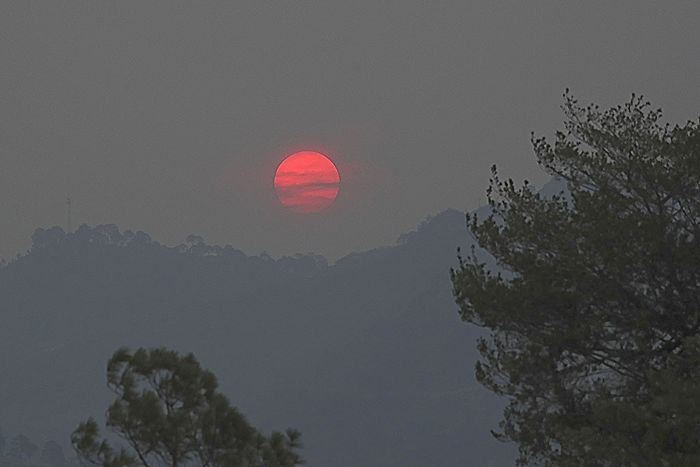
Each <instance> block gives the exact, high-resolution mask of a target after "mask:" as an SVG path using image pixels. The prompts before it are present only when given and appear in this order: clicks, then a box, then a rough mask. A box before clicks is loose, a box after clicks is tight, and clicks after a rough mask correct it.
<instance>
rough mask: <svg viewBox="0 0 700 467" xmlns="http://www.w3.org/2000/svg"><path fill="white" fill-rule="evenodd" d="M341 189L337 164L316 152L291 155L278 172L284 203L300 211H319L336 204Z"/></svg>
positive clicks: (291, 208) (276, 189) (278, 192)
mask: <svg viewBox="0 0 700 467" xmlns="http://www.w3.org/2000/svg"><path fill="white" fill-rule="evenodd" d="M339 188H340V175H339V174H338V169H337V168H336V166H335V164H333V162H332V161H331V160H330V159H329V158H328V157H326V156H324V155H323V154H321V153H320V152H316V151H300V152H295V153H294V154H292V155H291V156H287V158H285V159H284V160H283V161H282V163H281V164H280V165H279V166H278V167H277V172H275V191H276V192H277V197H278V198H279V200H280V202H281V203H282V204H283V205H284V206H285V207H287V208H289V209H290V210H292V211H294V212H298V213H312V212H319V211H322V210H324V209H326V208H327V207H328V206H330V205H331V204H333V201H335V198H336V197H337V196H338V190H339Z"/></svg>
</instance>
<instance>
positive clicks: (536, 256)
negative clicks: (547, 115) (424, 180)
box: [452, 92, 700, 466]
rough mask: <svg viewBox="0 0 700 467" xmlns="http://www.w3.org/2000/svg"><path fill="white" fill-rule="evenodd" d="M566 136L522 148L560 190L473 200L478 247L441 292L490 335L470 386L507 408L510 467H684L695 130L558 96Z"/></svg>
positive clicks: (630, 108)
mask: <svg viewBox="0 0 700 467" xmlns="http://www.w3.org/2000/svg"><path fill="white" fill-rule="evenodd" d="M563 109H564V111H565V114H566V117H567V121H566V124H565V125H566V131H564V132H558V133H557V136H556V142H555V143H554V145H553V146H552V145H550V144H549V143H547V141H546V140H545V139H544V138H539V139H535V138H534V137H533V144H534V149H535V153H536V155H537V158H538V161H539V163H540V164H541V165H542V166H543V167H544V168H546V169H547V170H548V171H549V172H550V173H551V174H552V175H555V176H558V177H561V178H562V179H563V180H565V181H566V182H567V184H568V188H569V192H570V193H568V194H566V193H560V195H558V196H554V197H553V198H551V199H546V198H544V197H541V196H539V195H538V194H536V193H534V192H533V191H532V190H531V189H530V187H529V186H528V185H527V182H526V184H525V186H523V187H520V188H518V187H516V186H515V185H514V183H513V182H512V180H508V181H501V180H500V179H499V177H498V174H497V173H496V171H495V168H494V176H493V178H492V180H491V185H490V187H489V190H488V195H489V204H490V206H491V208H492V214H491V215H490V216H489V217H488V218H486V219H483V220H479V219H477V218H476V217H475V216H472V217H470V219H469V224H470V227H471V230H472V232H473V233H474V234H475V235H476V237H477V239H478V241H479V244H480V245H481V246H482V247H484V248H485V249H486V250H488V251H489V252H490V253H491V254H492V255H493V256H494V257H495V258H496V260H497V262H498V263H499V265H500V266H501V267H502V268H503V270H504V271H505V272H504V273H494V272H492V271H490V270H489V269H488V268H487V267H486V265H485V264H484V263H483V262H481V260H480V259H479V258H477V257H476V256H477V255H475V254H472V255H471V256H470V257H467V258H460V265H459V268H458V269H457V270H456V271H453V274H452V280H453V285H454V292H455V297H456V300H457V303H458V304H459V306H460V314H461V316H462V318H463V319H464V320H466V321H468V322H471V323H474V324H477V325H479V326H483V327H485V328H487V329H489V330H490V331H491V333H490V336H489V337H486V338H482V339H481V340H480V341H479V344H478V348H479V351H480V353H481V355H482V360H481V361H480V362H479V363H478V364H477V367H476V375H477V378H478V380H479V381H480V382H481V383H483V384H484V385H485V386H486V387H488V388H490V389H491V390H493V391H495V392H496V393H498V394H501V395H505V396H508V398H509V400H510V404H509V405H508V407H507V408H506V410H505V412H504V419H503V422H502V424H501V431H500V433H498V436H499V437H500V438H501V439H506V440H513V441H516V442H517V443H518V445H519V448H520V459H519V462H520V463H521V464H525V463H528V462H537V461H544V463H545V464H546V465H557V466H569V465H571V466H574V465H576V466H579V465H590V466H608V465H609V466H613V465H615V466H639V465H659V466H662V465H669V466H670V465H700V436H698V433H699V432H700V332H699V330H700V125H699V123H698V122H688V123H687V124H686V125H684V126H674V127H671V126H669V125H665V126H664V125H661V124H660V123H659V119H660V118H661V112H660V111H658V110H650V108H649V104H648V103H646V102H644V101H643V99H642V98H639V97H634V96H633V97H632V99H631V100H630V101H629V102H628V103H626V104H625V105H622V106H617V107H614V108H612V109H609V110H606V111H602V110H600V109H599V108H598V107H597V106H588V107H585V108H584V107H581V106H579V105H578V103H577V102H576V100H575V99H574V98H573V97H571V95H569V94H568V92H567V94H565V103H564V105H563Z"/></svg>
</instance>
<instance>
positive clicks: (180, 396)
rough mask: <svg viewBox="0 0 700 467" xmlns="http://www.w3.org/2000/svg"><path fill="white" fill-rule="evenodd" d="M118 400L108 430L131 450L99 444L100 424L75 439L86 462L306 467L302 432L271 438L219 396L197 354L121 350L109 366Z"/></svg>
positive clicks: (106, 466) (118, 466)
mask: <svg viewBox="0 0 700 467" xmlns="http://www.w3.org/2000/svg"><path fill="white" fill-rule="evenodd" d="M107 382H108V386H109V388H110V389H111V390H112V391H113V392H114V393H115V394H116V395H117V398H116V400H115V401H114V402H112V404H111V405H110V406H109V408H108V410H107V422H106V424H107V427H108V428H110V429H111V430H112V431H113V432H115V433H117V434H118V435H119V436H120V437H121V438H122V439H123V440H124V441H125V442H126V444H127V445H128V448H126V447H120V448H115V447H112V445H111V444H110V443H109V441H107V440H100V439H99V429H98V425H97V422H95V420H94V419H88V420H87V421H85V422H83V423H81V424H80V425H79V426H78V428H77V429H76V430H75V431H74V433H73V435H72V442H73V446H74V448H75V449H76V451H77V453H78V455H79V456H80V458H81V459H83V460H84V461H87V462H89V463H91V464H93V465H99V466H103V467H122V466H123V467H126V466H143V467H150V466H156V465H162V464H165V465H169V466H172V467H178V466H185V465H200V466H210V467H292V466H295V465H300V464H302V463H303V461H302V459H301V458H300V457H299V455H298V454H297V452H296V450H297V449H298V448H299V447H300V443H299V438H300V434H299V433H298V432H297V431H296V430H291V429H290V430H287V432H286V433H279V432H275V433H272V435H271V436H264V435H262V434H261V433H260V432H258V431H257V430H256V429H255V428H253V427H252V426H251V425H250V424H249V423H248V421H247V420H246V418H245V417H244V416H243V415H242V414H240V413H239V412H238V411H237V410H236V409H235V408H233V407H232V406H231V405H230V403H229V401H228V400H227V398H226V397H225V396H224V395H223V394H221V393H219V392H218V391H217V387H218V383H217V380H216V377H215V376H214V374H213V373H211V372H210V371H207V370H205V369H203V368H201V366H200V365H199V362H197V360H196V359H195V357H194V356H193V355H192V354H188V355H184V356H183V355H180V354H178V353H176V352H174V351H171V350H166V349H153V350H145V349H139V350H137V351H136V352H134V353H131V352H130V351H128V350H126V349H120V350H118V351H117V352H115V353H114V355H113V356H112V358H111V359H110V361H109V363H108V365H107Z"/></svg>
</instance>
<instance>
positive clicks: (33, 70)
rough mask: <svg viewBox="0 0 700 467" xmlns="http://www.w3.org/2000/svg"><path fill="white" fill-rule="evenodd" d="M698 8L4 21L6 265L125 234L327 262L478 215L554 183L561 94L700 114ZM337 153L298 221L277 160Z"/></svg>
mask: <svg viewBox="0 0 700 467" xmlns="http://www.w3.org/2000/svg"><path fill="white" fill-rule="evenodd" d="M698 24H700V2H697V1H688V2H680V1H665V2H657V1H639V0H636V1H615V2H607V1H606V2H602V1H601V2H595V1H589V2H562V1H548V2H544V1H528V2H522V1H517V2H516V1H512V2H492V1H483V2H466V1H454V2H440V1H438V2H428V1H424V0H421V1H406V0H402V1H394V2H377V1H374V0H373V1H362V2H361V1H347V0H344V1H327V0H325V1H316V2H314V1H306V0H296V1H292V0H288V1H263V0H255V1H251V2H241V1H227V2H184V1H172V0H168V1H158V2H155V1H141V0H139V1H124V0H121V1H114V2H103V1H94V0H90V1H71V2H56V1H43V2H40V1H28V0H16V1H10V0H3V1H2V2H1V3H0V119H1V120H0V232H1V236H0V257H2V256H4V257H5V258H9V257H10V256H12V255H14V254H15V253H17V252H18V251H21V250H23V249H25V248H26V247H27V246H28V241H29V237H30V235H31V233H32V231H33V230H34V228H36V227H39V226H50V225H55V224H59V225H64V226H65V224H66V206H65V199H66V196H68V195H70V196H71V198H72V199H73V218H74V223H75V224H78V223H89V224H99V223H116V224H118V225H119V226H120V227H121V228H123V229H125V228H130V229H140V230H144V231H147V232H149V233H150V234H152V235H153V236H154V237H155V238H156V239H158V240H161V241H164V242H166V243H171V244H174V243H179V242H181V241H182V240H184V238H185V237H186V236H187V235H188V234H191V233H197V234H201V235H202V236H204V237H205V239H207V241H209V242H216V243H222V244H223V243H230V244H232V245H234V246H235V247H238V248H241V249H243V250H244V251H246V252H248V253H251V254H256V253H259V252H261V251H263V250H266V251H268V252H269V253H270V254H272V255H275V256H276V255H280V254H288V253H293V252H310V251H314V252H317V253H322V254H326V255H328V256H330V257H332V258H335V257H337V256H339V255H342V254H345V253H348V252H350V251H353V250H359V249H366V248H372V247H376V246H380V245H384V244H390V243H393V241H394V240H395V238H396V237H397V236H398V235H399V234H400V233H402V232H405V231H407V230H410V229H411V228H413V227H415V226H416V225H417V224H418V223H419V222H420V221H421V220H422V219H423V218H425V217H426V216H427V215H429V214H434V213H437V212H439V211H441V210H444V209H446V208H449V207H454V208H458V209H461V210H467V209H472V208H474V207H476V206H477V205H478V203H479V198H480V197H481V196H482V193H483V191H484V188H485V186H486V180H487V178H488V175H489V172H488V168H489V166H490V165H491V164H493V163H496V164H498V165H499V166H501V168H502V172H503V173H504V175H507V176H511V177H513V178H515V179H516V180H522V179H523V178H527V179H530V180H531V181H532V182H533V183H535V184H542V183H543V182H544V181H545V180H546V178H547V177H546V175H545V174H543V173H542V172H541V171H540V170H539V169H538V168H537V166H536V164H535V161H534V158H533V155H532V151H531V149H530V144H529V134H530V131H535V132H537V133H540V134H546V135H551V134H552V132H553V131H554V130H555V129H556V128H559V127H560V123H561V120H562V117H561V112H560V110H559V104H560V103H561V94H562V92H563V91H564V89H565V88H566V87H570V88H571V89H572V91H573V93H574V94H575V95H576V96H578V97H579V98H580V100H581V101H584V102H585V101H595V102H598V103H600V104H602V105H610V104H616V103H619V102H622V101H624V100H626V99H627V98H628V97H629V95H630V94H631V93H632V92H637V93H642V94H644V95H645V96H647V97H648V98H649V99H650V100H651V101H652V102H653V103H654V104H655V106H660V107H662V108H664V110H665V114H666V116H667V117H668V119H669V120H671V121H685V120H687V119H694V118H697V116H698V114H700V85H699V84H698V83H699V82H700V59H699V57H700V55H699V54H700V52H699V51H698V50H699V49H700V35H699V34H700V33H699V32H698ZM297 149H315V150H321V151H324V152H326V153H327V154H329V155H330V156H331V157H332V158H333V159H334V161H335V162H336V163H337V165H338V167H339V169H340V172H341V177H342V185H341V193H340V196H339V198H338V200H337V202H336V204H335V205H334V207H333V208H332V209H331V210H330V211H327V212H325V213H323V214H319V215H314V216H311V217H309V216H300V215H293V214H291V213H287V212H285V211H284V209H283V208H282V207H281V206H280V205H279V203H278V202H277V199H276V197H275V194H274V191H273V189H272V176H273V172H274V169H275V166H276V165H277V163H279V162H280V160H281V159H282V158H283V157H284V155H286V154H288V153H291V152H293V151H294V150H297Z"/></svg>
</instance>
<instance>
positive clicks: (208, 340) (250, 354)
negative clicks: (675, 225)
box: [0, 210, 514, 467]
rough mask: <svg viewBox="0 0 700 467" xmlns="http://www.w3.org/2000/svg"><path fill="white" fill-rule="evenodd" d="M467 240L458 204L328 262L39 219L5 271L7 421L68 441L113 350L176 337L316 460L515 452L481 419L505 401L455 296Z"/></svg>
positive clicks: (465, 460)
mask: <svg viewBox="0 0 700 467" xmlns="http://www.w3.org/2000/svg"><path fill="white" fill-rule="evenodd" d="M472 241H473V239H472V238H471V236H470V234H469V233H468V232H467V230H466V227H465V219H464V215H463V214H462V213H460V212H457V211H453V210H451V211H445V212H443V213H440V214H438V215H436V216H434V217H431V218H429V219H427V220H426V221H425V222H424V223H423V224H422V225H421V226H420V227H419V228H418V229H417V230H416V231H414V232H411V233H408V234H406V235H403V236H402V237H401V238H400V239H399V242H398V243H397V245H395V246H390V247H385V248H379V249H376V250H371V251H367V252H363V253H356V254H352V255H349V256H347V257H345V258H343V259H341V260H339V261H338V262H337V263H336V264H334V265H330V266H329V265H328V264H327V263H326V261H325V259H324V258H322V257H318V256H295V257H285V258H281V259H277V260H275V259H272V258H270V257H268V256H247V255H246V254H244V253H242V252H241V251H239V250H236V249H235V248H232V247H230V246H226V247H219V246H210V245H207V244H206V243H205V242H204V241H203V240H202V239H201V238H199V237H194V236H193V237H190V238H188V241H187V242H186V243H185V244H183V245H180V246H177V247H167V246H163V245H161V244H159V243H158V242H156V241H154V240H153V239H151V238H150V237H149V236H148V235H146V234H144V233H142V232H137V233H133V232H120V231H119V230H118V229H117V227H115V226H112V225H102V226H96V227H88V226H82V227H80V228H79V229H78V230H77V231H76V232H73V233H69V234H66V233H65V232H63V231H62V230H61V229H60V228H56V227H54V228H51V229H47V230H44V229H39V230H37V231H36V233H35V234H34V236H33V245H32V248H31V250H30V251H29V252H28V253H27V254H25V255H23V256H21V257H19V258H18V259H16V260H14V261H12V262H11V263H9V264H7V265H6V266H4V267H2V268H1V269H0V297H2V309H1V311H0V319H1V320H2V321H1V322H2V326H0V355H2V356H3V358H2V359H0V375H2V377H1V378H0V425H2V426H3V429H4V430H5V431H6V432H13V433H25V434H27V435H30V436H31V437H33V438H34V439H36V440H37V441H38V442H43V441H42V440H46V439H57V440H59V441H62V442H63V444H64V445H65V446H67V444H68V443H67V436H68V434H69V433H70V431H72V429H73V428H74V427H75V426H76V425H77V423H78V422H79V421H80V420H81V419H84V418H85V417H87V416H88V415H91V414H92V415H97V416H101V415H102V414H103V411H104V409H105V407H106V405H107V402H108V401H109V399H110V394H109V391H108V390H107V389H106V387H105V382H104V378H105V375H104V372H105V371H104V370H105V364H106V361H107V359H108V358H109V356H110V355H111V353H112V352H113V351H114V350H115V349H116V348H118V347H120V346H129V347H132V348H134V347H137V346H147V347H153V346H167V347H171V348H175V349H178V350H181V351H192V352H194V353H195V354H196V355H197V357H198V358H199V359H200V361H201V362H202V363H203V364H204V365H205V366H207V367H209V368H210V369H211V370H213V371H214V372H215V373H216V374H217V375H218V376H219V378H220V381H221V384H222V389H223V391H224V392H225V393H226V394H228V395H229V397H230V399H231V400H232V402H233V403H234V404H235V405H237V406H238V407H239V408H240V409H241V410H242V411H243V412H244V413H246V414H247V415H248V417H249V418H250V419H251V421H252V422H253V424H255V425H256V426H260V427H263V428H265V429H273V428H285V427H287V426H294V427H297V428H299V429H300V430H301V431H302V432H303V435H304V442H305V449H304V455H305V457H306V458H307V460H308V461H309V465H310V466H312V467H328V466H333V467H372V466H377V467H392V466H395V467H399V466H401V467H426V466H450V467H451V466H462V465H470V466H471V465H474V466H488V465H499V466H500V465H512V463H513V462H512V459H513V458H514V454H513V453H514V448H512V447H509V446H504V445H502V444H500V443H498V442H496V441H494V440H493V439H492V438H491V436H490V434H489V429H490V428H495V427H496V424H497V421H498V419H499V418H500V410H501V407H502V403H501V402H500V401H499V400H497V399H496V398H495V397H494V396H492V395H491V394H489V393H488V392H487V391H485V390H484V389H483V388H481V387H480V386H479V385H478V384H477V383H476V382H475V380H474V376H473V367H474V362H475V360H476V357H477V353H476V350H475V339H476V337H477V335H478V333H479V330H478V329H476V328H474V327H471V326H467V325H465V324H462V323H460V321H459V319H458V316H457V312H456V306H455V305H454V304H453V300H452V296H451V287H450V282H449V270H450V267H452V266H454V265H455V264H456V262H457V260H456V257H457V253H456V251H457V247H458V246H461V247H462V248H469V247H470V246H471V244H472Z"/></svg>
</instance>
